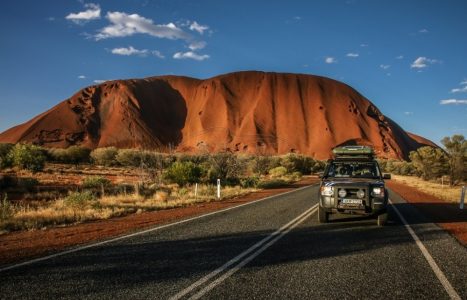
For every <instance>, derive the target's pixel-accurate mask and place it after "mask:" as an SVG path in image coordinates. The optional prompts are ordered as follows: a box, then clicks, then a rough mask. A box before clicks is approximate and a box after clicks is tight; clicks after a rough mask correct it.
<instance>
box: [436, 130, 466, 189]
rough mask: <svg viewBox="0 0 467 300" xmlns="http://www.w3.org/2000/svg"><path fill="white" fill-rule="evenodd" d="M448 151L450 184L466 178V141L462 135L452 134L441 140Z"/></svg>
mask: <svg viewBox="0 0 467 300" xmlns="http://www.w3.org/2000/svg"><path fill="white" fill-rule="evenodd" d="M441 143H443V145H444V147H446V152H447V153H448V156H449V157H448V163H449V175H450V177H451V185H452V184H454V183H455V182H457V181H463V180H465V179H466V178H467V168H466V164H467V141H466V140H465V138H464V136H463V135H453V136H452V137H445V138H443V139H442V140H441Z"/></svg>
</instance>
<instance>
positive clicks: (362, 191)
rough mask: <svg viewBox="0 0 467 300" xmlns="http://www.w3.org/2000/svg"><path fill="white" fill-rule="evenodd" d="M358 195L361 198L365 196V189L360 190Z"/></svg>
mask: <svg viewBox="0 0 467 300" xmlns="http://www.w3.org/2000/svg"><path fill="white" fill-rule="evenodd" d="M357 197H358V198H360V199H362V198H363V197H365V191H364V190H358V192H357Z"/></svg>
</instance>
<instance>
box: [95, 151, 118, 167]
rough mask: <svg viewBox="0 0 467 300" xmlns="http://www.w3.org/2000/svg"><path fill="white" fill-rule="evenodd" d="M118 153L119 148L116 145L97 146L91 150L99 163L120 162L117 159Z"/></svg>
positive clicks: (108, 164) (109, 164) (104, 164)
mask: <svg viewBox="0 0 467 300" xmlns="http://www.w3.org/2000/svg"><path fill="white" fill-rule="evenodd" d="M117 154H118V150H117V148H115V147H106V148H97V149H95V150H93V151H92V152H91V158H92V161H93V162H94V163H95V164H97V165H102V166H113V165H116V164H117V163H118V162H117V160H116V159H115V158H116V157H117Z"/></svg>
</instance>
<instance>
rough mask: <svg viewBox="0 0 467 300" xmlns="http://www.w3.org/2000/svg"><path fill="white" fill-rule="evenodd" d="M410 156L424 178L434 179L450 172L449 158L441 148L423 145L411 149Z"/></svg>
mask: <svg viewBox="0 0 467 300" xmlns="http://www.w3.org/2000/svg"><path fill="white" fill-rule="evenodd" d="M409 156H410V159H411V161H412V163H413V165H414V167H415V168H416V169H417V170H418V171H419V172H420V174H421V177H422V179H425V180H428V179H434V178H437V177H441V176H442V175H445V174H447V173H448V169H449V166H448V158H447V156H446V154H445V153H444V151H443V150H441V149H439V148H434V147H430V146H425V147H421V148H418V149H417V150H416V151H411V152H410V155H409ZM388 163H389V162H388Z"/></svg>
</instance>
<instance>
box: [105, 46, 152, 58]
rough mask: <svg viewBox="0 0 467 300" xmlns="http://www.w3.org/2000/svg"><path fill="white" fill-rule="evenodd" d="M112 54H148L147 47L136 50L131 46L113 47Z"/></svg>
mask: <svg viewBox="0 0 467 300" xmlns="http://www.w3.org/2000/svg"><path fill="white" fill-rule="evenodd" d="M111 52H112V54H117V55H126V56H130V55H139V56H146V55H147V54H148V50H147V49H142V50H138V49H135V48H133V46H130V47H128V48H125V47H122V48H114V49H112V50H111Z"/></svg>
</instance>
